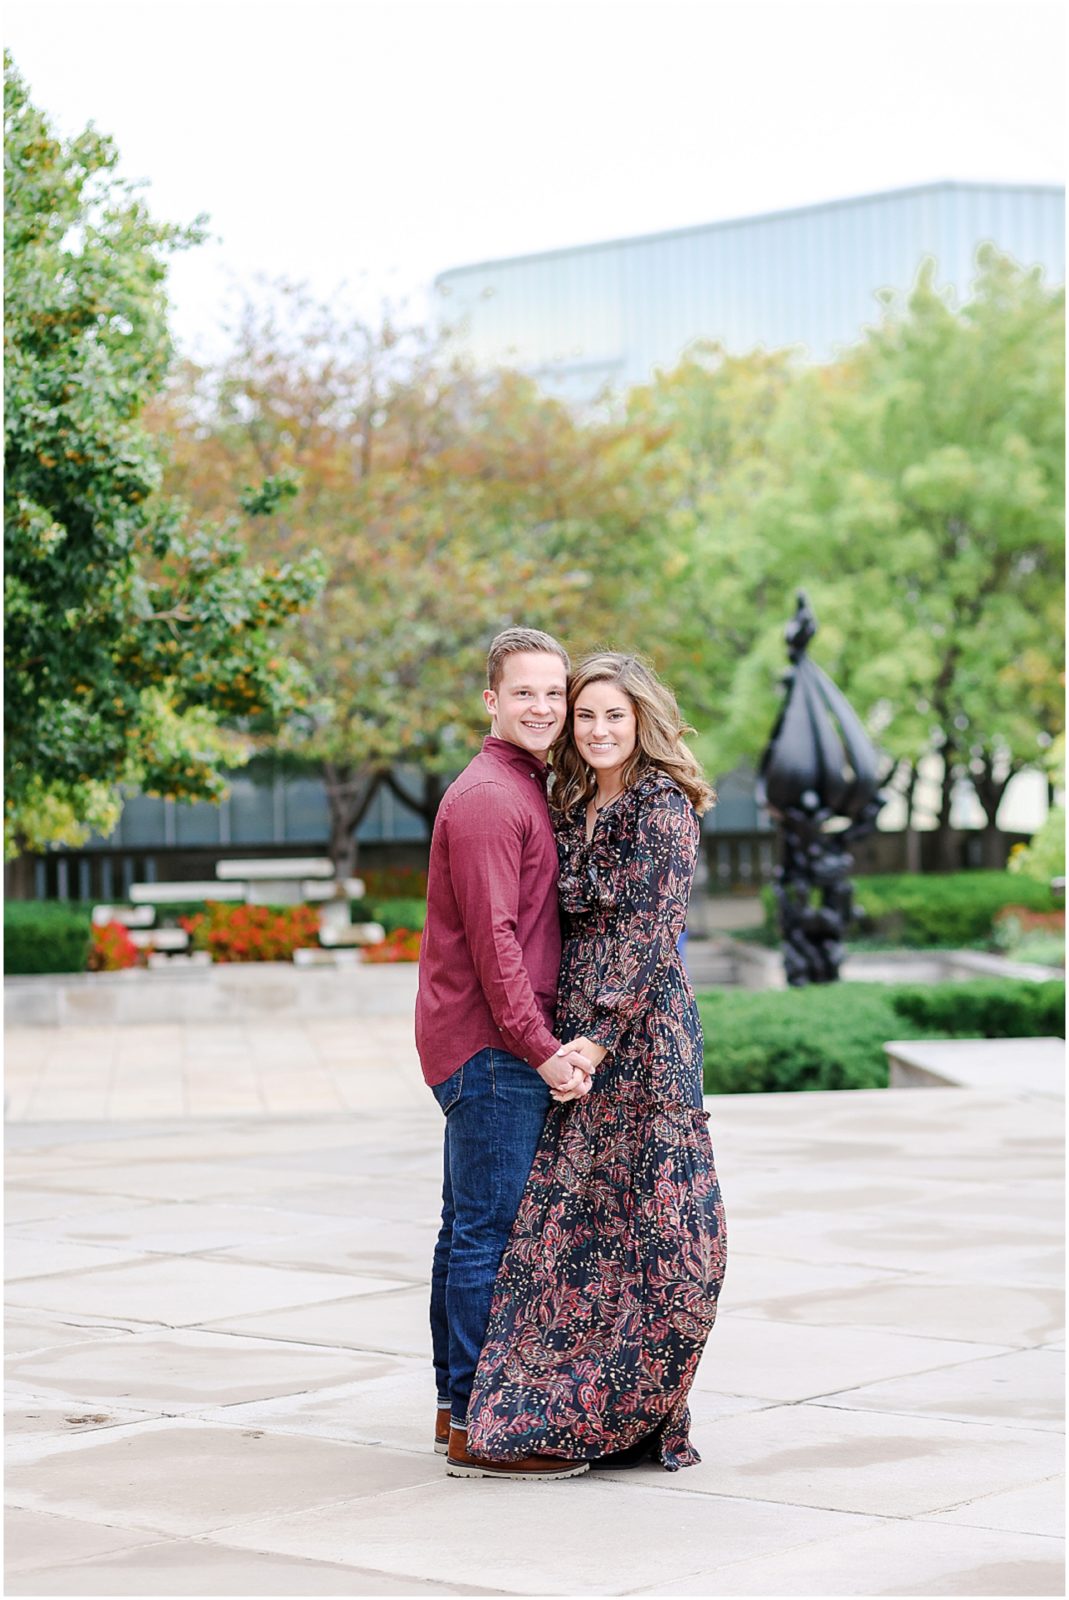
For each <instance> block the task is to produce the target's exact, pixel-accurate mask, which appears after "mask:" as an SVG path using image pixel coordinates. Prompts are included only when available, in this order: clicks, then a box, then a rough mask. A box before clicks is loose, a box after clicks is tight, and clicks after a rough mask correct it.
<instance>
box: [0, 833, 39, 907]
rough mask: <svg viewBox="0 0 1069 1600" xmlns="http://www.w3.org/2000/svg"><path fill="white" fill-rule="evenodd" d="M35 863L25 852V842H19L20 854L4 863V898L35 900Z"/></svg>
mask: <svg viewBox="0 0 1069 1600" xmlns="http://www.w3.org/2000/svg"><path fill="white" fill-rule="evenodd" d="M33 889H34V883H33V861H32V859H31V858H30V856H29V855H27V853H26V850H25V840H20V841H19V854H18V855H17V856H16V857H15V858H14V860H12V861H6V862H5V863H4V897H5V899H8V900H32V899H33Z"/></svg>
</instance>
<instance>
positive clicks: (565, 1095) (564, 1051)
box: [546, 1037, 605, 1105]
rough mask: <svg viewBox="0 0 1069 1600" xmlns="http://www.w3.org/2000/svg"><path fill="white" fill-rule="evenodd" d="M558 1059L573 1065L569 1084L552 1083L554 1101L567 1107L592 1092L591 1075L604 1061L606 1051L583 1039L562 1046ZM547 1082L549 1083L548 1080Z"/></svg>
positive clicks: (573, 1040) (600, 1046)
mask: <svg viewBox="0 0 1069 1600" xmlns="http://www.w3.org/2000/svg"><path fill="white" fill-rule="evenodd" d="M558 1057H559V1058H563V1059H564V1060H566V1061H569V1062H571V1063H572V1064H573V1072H572V1075H571V1079H570V1081H569V1082H567V1083H564V1084H559V1085H558V1084H554V1083H550V1090H551V1092H552V1097H553V1099H554V1100H555V1101H556V1102H557V1104H558V1105H565V1104H566V1103H567V1102H568V1101H569V1100H579V1099H581V1098H582V1096H583V1095H585V1094H588V1093H589V1092H590V1078H591V1074H592V1073H593V1072H594V1071H595V1070H596V1069H597V1068H598V1067H599V1066H600V1065H601V1063H602V1061H604V1059H605V1050H604V1047H603V1046H602V1045H600V1044H594V1043H593V1042H592V1041H591V1040H590V1039H587V1038H585V1037H582V1038H579V1039H572V1040H571V1041H570V1042H569V1043H568V1044H562V1045H561V1047H560V1049H559V1050H558V1052H557V1057H554V1059H557V1058H558ZM546 1081H547V1082H549V1080H548V1079H547V1080H546Z"/></svg>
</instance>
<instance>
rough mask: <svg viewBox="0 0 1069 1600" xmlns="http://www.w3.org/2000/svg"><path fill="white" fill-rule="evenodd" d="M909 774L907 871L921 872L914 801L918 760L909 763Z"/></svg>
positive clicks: (907, 796)
mask: <svg viewBox="0 0 1069 1600" xmlns="http://www.w3.org/2000/svg"><path fill="white" fill-rule="evenodd" d="M907 770H908V773H909V776H908V778H907V780H906V787H905V791H904V798H905V802H906V871H907V872H919V871H920V870H921V836H920V834H919V833H918V832H917V829H916V828H915V827H914V826H913V801H914V799H915V797H916V793H917V762H916V761H910V762H908V763H907Z"/></svg>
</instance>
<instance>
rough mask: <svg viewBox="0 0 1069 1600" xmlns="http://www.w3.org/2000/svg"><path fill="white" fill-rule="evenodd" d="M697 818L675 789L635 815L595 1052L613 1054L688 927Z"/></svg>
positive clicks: (598, 997)
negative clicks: (633, 839)
mask: <svg viewBox="0 0 1069 1600" xmlns="http://www.w3.org/2000/svg"><path fill="white" fill-rule="evenodd" d="M699 831H700V830H699V826H698V818H697V816H696V815H695V812H694V808H693V807H692V806H691V804H690V802H689V801H688V800H687V799H686V797H685V796H684V795H682V794H681V793H680V792H679V791H678V790H677V789H658V790H656V791H655V792H654V794H653V795H652V796H651V797H650V799H649V801H648V802H647V803H641V802H640V804H639V805H638V807H637V808H636V834H635V842H634V847H633V850H632V853H631V856H630V859H629V860H628V861H627V863H626V864H625V865H624V867H623V868H622V872H623V881H622V883H621V886H620V889H621V893H620V903H621V906H622V908H623V909H622V911H621V913H620V915H619V919H618V923H617V931H616V935H615V937H614V938H613V940H612V941H611V944H609V946H608V948H607V949H606V952H605V958H604V961H603V963H602V967H601V970H600V972H599V973H598V975H597V980H596V988H595V992H594V994H593V995H592V996H591V998H592V1000H593V1003H594V1009H595V1016H594V1022H593V1025H592V1026H591V1027H590V1028H589V1029H588V1030H587V1037H588V1039H589V1041H590V1042H591V1043H592V1044H595V1045H600V1046H601V1047H602V1048H603V1049H604V1050H606V1051H611V1050H613V1049H615V1047H616V1045H617V1044H618V1043H619V1041H620V1039H621V1037H622V1036H623V1034H624V1032H625V1031H626V1029H627V1028H628V1027H629V1026H630V1024H631V1023H632V1022H633V1021H634V1019H635V1018H636V1017H638V1016H641V1015H642V1012H643V1011H644V1010H645V1009H646V1006H647V1004H648V996H649V992H650V989H651V986H652V984H653V982H654V979H655V978H656V977H657V975H658V973H659V972H660V971H661V970H662V968H663V967H664V966H665V965H666V964H667V962H668V961H669V960H670V959H671V957H672V953H673V951H674V950H675V948H676V945H677V944H678V942H679V936H680V934H681V933H682V932H683V929H684V927H685V925H686V920H687V906H688V904H689V901H690V886H691V881H692V879H693V877H694V866H695V863H696V861H697V858H698V838H699Z"/></svg>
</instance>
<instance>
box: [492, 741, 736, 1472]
mask: <svg viewBox="0 0 1069 1600" xmlns="http://www.w3.org/2000/svg"><path fill="white" fill-rule="evenodd" d="M583 810H584V808H582V807H580V808H578V812H579V814H578V815H577V816H573V817H572V818H571V819H568V818H566V819H564V820H563V821H562V822H561V823H560V824H559V826H558V834H557V843H558V849H559V852H560V860H561V876H560V894H561V905H562V908H563V911H564V914H565V944H564V953H563V960H562V964H561V974H560V989H559V999H558V1015H557V1035H558V1037H559V1038H561V1039H573V1038H578V1037H580V1036H582V1035H586V1036H587V1037H589V1038H590V1039H592V1040H593V1041H594V1042H596V1043H598V1044H601V1045H604V1046H606V1048H607V1054H606V1056H605V1058H604V1060H603V1062H602V1064H601V1066H600V1067H599V1069H598V1071H597V1072H596V1073H595V1075H594V1082H593V1087H592V1089H591V1091H590V1093H589V1094H587V1095H586V1096H584V1098H583V1099H581V1100H576V1101H572V1102H570V1103H569V1104H567V1105H563V1106H559V1105H553V1106H552V1107H551V1109H550V1112H549V1115H548V1117H547V1119H546V1126H545V1129H544V1132H543V1134H542V1139H541V1143H540V1144H539V1147H538V1152H537V1154H536V1156H535V1160H534V1165H533V1166H532V1168H531V1175H530V1177H529V1179H528V1182H527V1187H526V1189H525V1191H524V1195H523V1200H522V1201H521V1203H520V1209H519V1212H518V1214H517V1217H516V1222H515V1226H514V1228H513V1231H512V1236H511V1238H510V1241H509V1245H508V1248H507V1250H506V1252H505V1255H504V1257H503V1258H502V1262H501V1267H500V1270H499V1272H498V1276H497V1281H496V1284H495V1287H494V1299H493V1305H492V1308H491V1314H490V1323H489V1326H488V1328H487V1334H486V1341H485V1343H484V1345H483V1350H482V1355H481V1358H480V1361H479V1367H478V1371H477V1372H476V1375H475V1384H474V1388H473V1390H472V1396H471V1405H470V1407H469V1411H468V1437H469V1448H470V1449H471V1450H472V1451H473V1453H475V1454H476V1455H483V1456H486V1457H488V1458H489V1459H491V1460H495V1461H509V1460H515V1459H517V1458H519V1457H520V1456H524V1455H528V1454H531V1453H538V1454H541V1455H552V1456H564V1457H566V1458H569V1459H574V1460H593V1459H597V1458H598V1457H601V1456H605V1455H610V1454H613V1453H615V1452H617V1451H620V1450H626V1449H627V1448H629V1447H630V1446H631V1445H634V1444H637V1443H638V1442H639V1441H640V1440H642V1439H644V1438H647V1437H649V1436H653V1453H654V1455H655V1457H656V1459H657V1460H659V1461H660V1462H661V1464H662V1465H663V1466H664V1467H666V1468H667V1469H668V1470H669V1471H670V1472H671V1471H675V1470H676V1469H677V1468H679V1467H686V1466H691V1465H693V1464H694V1463H695V1462H697V1461H699V1460H700V1459H701V1458H700V1457H699V1455H698V1453H697V1451H696V1450H695V1449H694V1447H693V1446H692V1445H691V1443H690V1441H689V1437H688V1433H689V1427H690V1411H689V1408H688V1405H687V1396H688V1393H689V1391H690V1386H691V1383H692V1381H693V1378H694V1373H695V1369H696V1367H697V1365H698V1360H699V1358H700V1356H701V1353H702V1349H703V1347H704V1345H705V1341H706V1339H707V1338H708V1335H709V1331H710V1329H711V1328H712V1325H713V1320H714V1318H715V1316H716V1302H717V1295H718V1294H719V1291H720V1285H721V1282H722V1281H723V1276H724V1261H725V1245H726V1236H725V1230H724V1211H723V1206H722V1204H721V1200H720V1189H719V1186H718V1184H717V1179H716V1170H715V1167H714V1164H713V1151H712V1146H711V1144H710V1140H709V1130H708V1126H707V1118H706V1114H705V1113H704V1112H703V1111H702V1099H701V1092H702V1084H701V1069H702V1035H701V1025H700V1023H699V1020H698V1011H697V1007H696V1005H695V1003H694V995H693V993H692V991H691V987H690V982H689V980H688V978H687V975H686V971H685V970H684V967H683V963H682V960H681V959H680V956H679V953H678V949H677V945H678V941H679V936H680V934H681V932H682V931H683V927H684V924H685V921H686V914H687V903H688V899H689V896H690V885H691V879H692V877H693V873H694V864H695V860H696V856H697V849H698V835H699V828H698V819H697V816H696V815H695V812H694V809H693V807H692V806H691V805H690V802H689V801H688V800H687V798H686V796H685V795H684V794H683V792H682V790H681V789H680V788H679V786H678V785H677V784H676V783H675V782H674V781H673V780H672V779H671V778H669V777H667V776H666V775H664V774H662V773H652V774H648V775H646V776H645V777H643V778H642V779H640V780H639V781H638V783H636V784H635V785H634V786H633V787H632V788H631V789H629V790H627V791H625V793H623V794H622V795H621V796H620V797H619V799H617V800H615V801H613V802H612V804H611V805H609V806H607V807H605V808H604V810H603V811H601V812H600V813H599V815H598V817H597V820H596V823H595V827H594V833H593V837H592V838H591V839H590V841H589V842H588V841H587V839H586V829H585V819H584V817H583V815H582V812H583Z"/></svg>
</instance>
